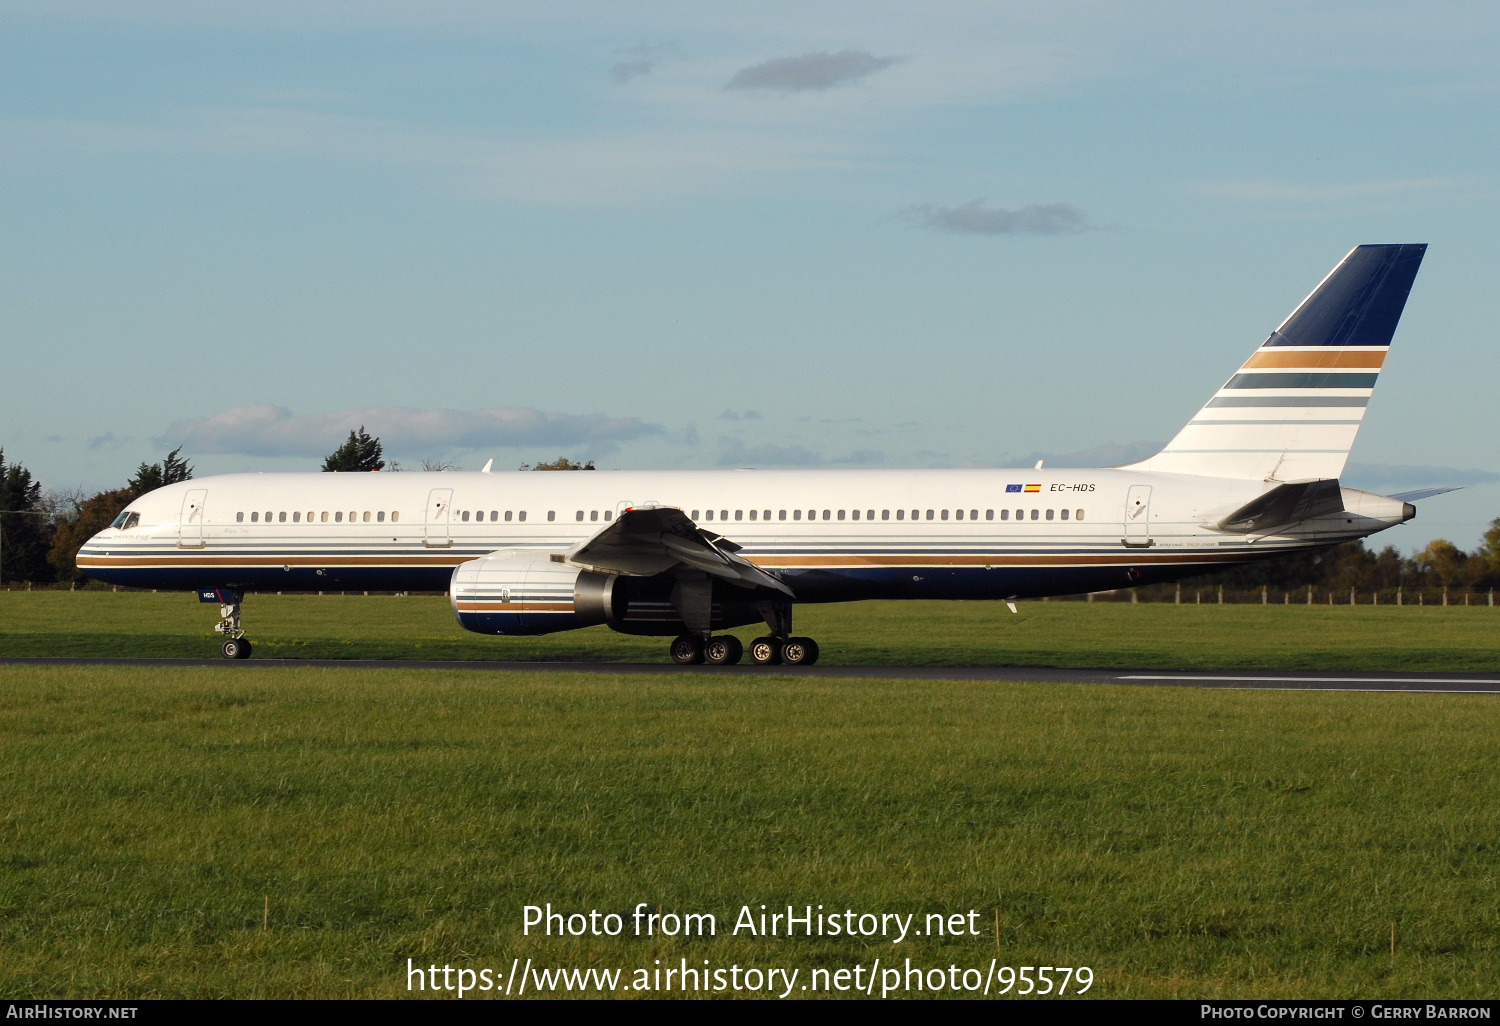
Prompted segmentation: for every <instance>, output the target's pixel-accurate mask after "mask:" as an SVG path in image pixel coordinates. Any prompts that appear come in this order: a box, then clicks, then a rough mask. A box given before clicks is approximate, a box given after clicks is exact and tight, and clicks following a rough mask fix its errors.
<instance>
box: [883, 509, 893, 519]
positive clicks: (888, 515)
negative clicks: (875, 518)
mask: <svg viewBox="0 0 1500 1026" xmlns="http://www.w3.org/2000/svg"><path fill="white" fill-rule="evenodd" d="M880 519H881V520H889V519H891V511H890V510H888V509H883V510H881V511H880Z"/></svg>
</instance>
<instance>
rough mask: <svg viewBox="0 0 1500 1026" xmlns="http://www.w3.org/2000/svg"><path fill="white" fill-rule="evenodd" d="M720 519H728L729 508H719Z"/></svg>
mask: <svg viewBox="0 0 1500 1026" xmlns="http://www.w3.org/2000/svg"><path fill="white" fill-rule="evenodd" d="M719 519H720V520H728V519H729V510H727V509H721V510H719Z"/></svg>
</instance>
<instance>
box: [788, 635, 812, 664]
mask: <svg viewBox="0 0 1500 1026" xmlns="http://www.w3.org/2000/svg"><path fill="white" fill-rule="evenodd" d="M818 654H819V653H818V643H817V642H816V641H814V640H813V639H812V638H787V639H786V642H785V643H784V644H783V645H782V646H781V661H782V662H784V663H786V664H787V665H788V666H811V665H812V664H813V663H815V662H817V661H818Z"/></svg>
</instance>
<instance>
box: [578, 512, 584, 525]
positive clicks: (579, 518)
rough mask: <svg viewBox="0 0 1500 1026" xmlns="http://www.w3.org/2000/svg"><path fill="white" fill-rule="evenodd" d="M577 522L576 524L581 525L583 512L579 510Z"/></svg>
mask: <svg viewBox="0 0 1500 1026" xmlns="http://www.w3.org/2000/svg"><path fill="white" fill-rule="evenodd" d="M577 520H578V522H579V523H580V524H581V523H583V510H579V511H578V517H577Z"/></svg>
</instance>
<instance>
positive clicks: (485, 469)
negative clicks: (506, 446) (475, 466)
mask: <svg viewBox="0 0 1500 1026" xmlns="http://www.w3.org/2000/svg"><path fill="white" fill-rule="evenodd" d="M494 466H495V460H494V458H493V457H491V458H490V459H488V460H485V462H484V466H483V467H481V468H480V470H479V472H480V473H481V474H488V473H489V472H490V470H491V469H492V468H493V467H494Z"/></svg>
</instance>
